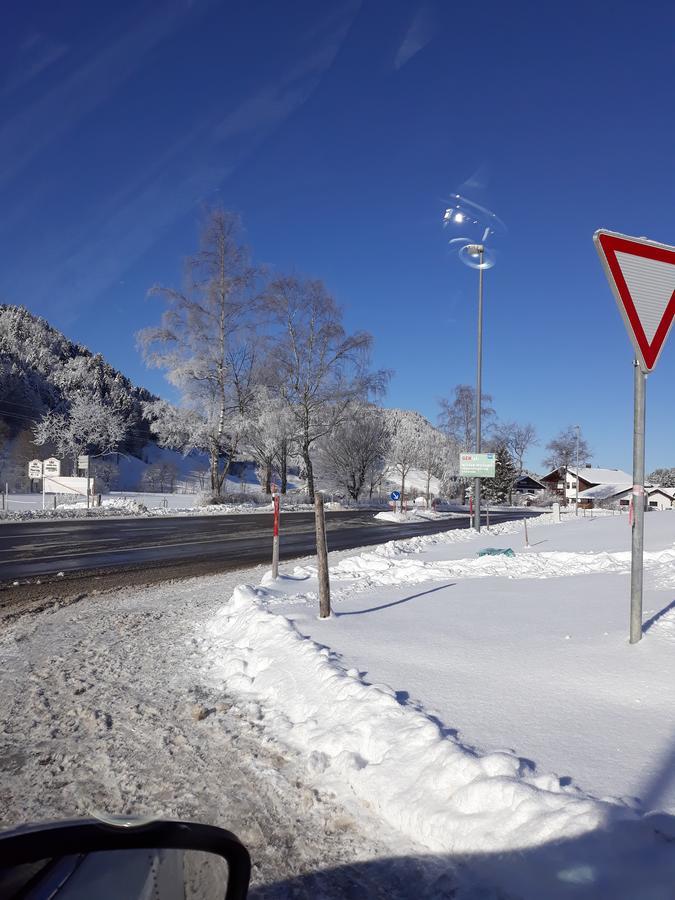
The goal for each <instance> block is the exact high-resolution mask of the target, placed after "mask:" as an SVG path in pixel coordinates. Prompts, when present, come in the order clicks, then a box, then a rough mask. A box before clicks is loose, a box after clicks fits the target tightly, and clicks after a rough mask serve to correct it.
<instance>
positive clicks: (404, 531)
mask: <svg viewBox="0 0 675 900" xmlns="http://www.w3.org/2000/svg"><path fill="white" fill-rule="evenodd" d="M524 515H527V513H524V512H521V511H518V512H517V513H513V512H503V513H491V514H490V521H491V523H492V522H498V521H506V520H508V519H514V518H522V517H523V516H524ZM326 522H327V532H328V549H329V550H345V549H349V548H351V547H360V546H363V545H366V544H379V543H384V542H385V541H390V540H393V539H395V538H406V537H412V536H414V535H419V534H432V533H436V532H440V531H448V530H450V529H452V528H467V527H468V525H469V517H468V516H462V517H458V518H451V519H437V520H435V521H426V522H425V521H420V522H415V523H410V524H405V525H396V524H391V523H388V522H382V521H379V520H378V519H375V518H374V513H373V511H372V510H369V511H349V510H348V511H344V512H329V513H327V514H326ZM271 547H272V516H271V514H267V513H254V514H247V515H230V516H221V515H210V516H183V517H178V516H176V517H170V516H167V517H166V518H164V517H162V518H145V519H144V518H137V519H80V520H74V519H68V520H61V521H55V520H53V519H52V520H46V521H45V520H42V521H35V522H4V523H2V524H0V582H3V583H5V584H6V583H7V582H11V581H13V580H16V579H25V578H35V577H38V576H43V575H56V574H57V573H59V572H63V573H64V574H65V573H73V572H84V571H91V570H96V571H99V572H100V571H111V570H115V569H139V568H141V569H142V568H146V567H151V568H156V567H158V566H171V567H172V568H173V569H175V567H176V566H181V565H187V564H194V563H199V562H208V563H210V564H211V565H210V567H213V566H214V565H218V564H222V568H223V569H229V568H233V567H235V566H243V565H253V564H255V563H260V562H265V561H266V560H268V559H270V557H271ZM315 549H316V544H315V536H314V514H313V513H309V512H307V513H306V512H297V513H287V514H285V515H282V517H281V558H282V559H290V558H292V557H297V556H305V555H307V554H311V553H314V552H315Z"/></svg>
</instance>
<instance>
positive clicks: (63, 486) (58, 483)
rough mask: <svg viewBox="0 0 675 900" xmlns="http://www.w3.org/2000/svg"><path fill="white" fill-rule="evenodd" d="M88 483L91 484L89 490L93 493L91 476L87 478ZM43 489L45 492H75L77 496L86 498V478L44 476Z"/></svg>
mask: <svg viewBox="0 0 675 900" xmlns="http://www.w3.org/2000/svg"><path fill="white" fill-rule="evenodd" d="M89 484H90V485H91V492H92V494H93V493H94V488H93V485H94V479H93V478H90V479H89ZM44 491H45V494H77V495H78V496H79V497H83V498H85V499H86V497H87V479H86V478H71V477H66V476H59V477H56V476H55V477H53V478H48V477H47V476H45V480H44Z"/></svg>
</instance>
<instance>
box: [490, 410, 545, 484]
mask: <svg viewBox="0 0 675 900" xmlns="http://www.w3.org/2000/svg"><path fill="white" fill-rule="evenodd" d="M494 439H495V441H496V443H497V445H498V446H499V445H504V446H505V447H508V450H509V453H510V454H511V458H512V459H513V462H514V464H515V466H516V469H517V470H518V475H519V476H520V475H522V474H523V459H524V457H525V454H526V453H527V451H528V450H529V449H530V447H535V446H536V445H537V444H538V443H539V441H538V439H537V429H536V428H535V427H534V425H531V424H530V423H529V422H527V423H526V424H525V425H519V424H518V422H502V423H500V424H499V425H498V426H497V427H496V428H495V430H494Z"/></svg>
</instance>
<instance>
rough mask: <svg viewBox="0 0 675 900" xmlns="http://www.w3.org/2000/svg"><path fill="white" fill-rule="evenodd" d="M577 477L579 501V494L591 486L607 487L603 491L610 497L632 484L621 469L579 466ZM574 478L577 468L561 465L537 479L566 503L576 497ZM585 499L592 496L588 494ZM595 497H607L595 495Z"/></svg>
mask: <svg viewBox="0 0 675 900" xmlns="http://www.w3.org/2000/svg"><path fill="white" fill-rule="evenodd" d="M578 478H579V501H580V502H581V495H582V494H583V493H584V492H585V491H589V490H590V489H591V488H597V487H599V486H601V485H602V486H604V487H606V489H607V490H606V491H604V493H607V495H608V497H611V496H612V495H613V493H616V494H620V493H622V492H623V490H624V489H625V488H630V487H631V486H632V484H633V478H632V476H631V475H629V474H628V472H624V471H622V470H621V469H596V468H594V467H593V466H584V467H583V468H582V467H579V472H578ZM576 479H577V470H576V467H575V466H567V467H565V466H561V467H560V468H559V469H554V470H553V471H552V472H549V473H548V475H544V476H543V477H542V478H540V479H539V480H540V481H541V483H542V484H543V485H545V486H546V488H547V490H549V491H551V493H553V494H559V495H560V496H561V497H562V498H563V499H564V501H565V502H566V503H569V502H570V501H572V502H574V500H575V499H576V491H577V485H576ZM600 493H603V491H600ZM587 499H589V500H590V499H593V498H592V497H590V496H589V497H588V498H587ZM595 499H596V500H600V499H607V498H606V497H603V498H600V497H595Z"/></svg>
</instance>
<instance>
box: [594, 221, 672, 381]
mask: <svg viewBox="0 0 675 900" xmlns="http://www.w3.org/2000/svg"><path fill="white" fill-rule="evenodd" d="M593 240H594V241H595V248H596V250H597V251H598V254H599V255H600V260H601V262H602V265H603V267H604V269H605V274H606V275H607V279H608V281H609V283H610V286H611V288H612V291H613V292H614V296H615V298H616V302H617V304H618V306H619V310H620V311H621V315H622V316H623V320H624V322H625V324H626V328H627V329H628V335H629V337H630V339H631V341H632V342H633V346H634V347H635V352H636V354H637V357H638V360H639V362H640V365H641V367H642V369H643V371H645V372H651V370H652V369H653V368H654V366H655V365H656V361H657V360H658V358H659V354H660V353H661V350H662V349H663V345H664V344H665V342H666V338H667V337H668V332H669V331H670V328H671V325H672V324H673V319H674V318H675V247H669V246H668V245H667V244H657V243H656V242H655V241H648V240H647V238H635V237H628V236H627V235H625V234H616V233H615V232H613V231H604V230H603V229H601V230H600V231H596V232H595V234H594V235H593Z"/></svg>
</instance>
